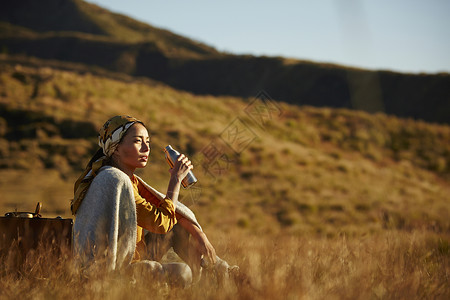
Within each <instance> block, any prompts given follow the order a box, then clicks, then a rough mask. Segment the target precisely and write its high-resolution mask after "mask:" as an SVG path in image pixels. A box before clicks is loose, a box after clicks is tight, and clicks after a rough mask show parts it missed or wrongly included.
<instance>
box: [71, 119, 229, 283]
mask: <svg viewBox="0 0 450 300" xmlns="http://www.w3.org/2000/svg"><path fill="white" fill-rule="evenodd" d="M99 145H100V146H101V148H100V149H99V150H98V151H97V153H96V154H95V155H94V157H93V158H92V159H91V161H90V162H89V164H88V166H87V168H86V170H85V171H84V172H83V174H82V175H81V176H80V178H79V179H78V180H77V182H76V183H75V197H74V199H73V201H72V205H71V209H72V213H73V214H74V215H76V219H75V224H74V251H75V254H76V256H77V258H79V259H80V261H81V263H82V265H83V266H85V267H90V268H91V267H92V266H93V265H96V264H97V266H99V265H101V266H102V267H106V269H107V270H109V271H112V270H124V269H143V268H144V269H146V268H148V269H149V270H151V271H152V272H153V274H156V273H158V274H163V273H164V266H163V265H161V264H159V263H157V262H155V261H159V260H160V259H161V258H162V256H163V255H164V254H165V253H166V252H167V250H168V249H169V248H170V247H173V249H174V251H175V252H176V253H177V254H178V256H179V257H180V258H181V259H183V260H184V261H185V262H186V263H187V264H188V265H189V267H190V270H189V268H187V267H186V268H185V269H184V270H182V269H183V268H182V267H181V269H180V267H179V268H178V269H179V270H181V271H182V272H181V273H182V274H184V275H183V276H185V278H184V280H185V281H186V282H189V281H191V278H189V277H191V276H193V277H194V280H196V279H198V278H199V275H200V272H201V263H202V262H205V261H206V262H209V263H210V265H211V264H212V265H214V266H215V267H217V268H218V269H220V270H222V272H225V273H226V272H228V264H227V263H226V262H225V261H223V260H221V259H220V258H218V257H217V256H216V253H215V250H214V247H213V246H212V245H211V243H210V242H209V240H208V238H207V237H206V235H205V233H204V232H203V231H202V228H201V226H200V225H199V224H198V222H197V220H196V218H195V215H194V214H193V213H192V211H191V210H190V209H189V208H187V207H186V206H184V205H183V204H182V203H181V202H178V194H179V191H180V184H181V181H182V180H183V178H184V177H185V176H186V175H187V174H188V172H189V171H190V170H191V169H192V168H193V166H192V163H191V161H190V160H189V159H188V158H187V157H186V156H185V155H183V154H181V155H180V156H179V157H178V160H177V161H176V163H175V165H174V167H173V168H172V169H171V170H170V180H169V184H168V188H167V193H166V195H164V194H161V193H159V192H158V191H156V190H155V189H153V188H152V187H151V186H149V185H148V184H146V183H145V182H144V181H143V180H142V179H141V178H139V177H138V176H136V175H135V174H134V172H135V170H136V169H137V168H144V167H145V166H146V165H147V161H148V157H149V154H150V137H149V133H148V131H147V129H146V127H145V126H144V124H143V123H142V122H141V121H139V120H137V119H135V118H132V117H129V116H116V117H113V118H111V119H110V120H108V121H107V122H106V123H105V125H104V126H103V128H102V129H101V130H100V133H99ZM99 262H102V264H99ZM104 264H106V265H104ZM130 266H131V268H130ZM184 266H185V265H184ZM186 269H187V270H189V272H187V273H189V274H187V273H186ZM191 271H192V275H191ZM224 275H226V274H224Z"/></svg>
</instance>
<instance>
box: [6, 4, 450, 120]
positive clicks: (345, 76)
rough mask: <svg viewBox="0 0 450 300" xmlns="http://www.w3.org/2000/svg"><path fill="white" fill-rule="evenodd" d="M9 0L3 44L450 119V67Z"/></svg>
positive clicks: (218, 84)
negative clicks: (277, 44)
mask: <svg viewBox="0 0 450 300" xmlns="http://www.w3.org/2000/svg"><path fill="white" fill-rule="evenodd" d="M37 3H38V2H35V1H28V0H21V1H15V2H9V3H7V4H5V5H4V7H3V8H2V10H1V11H0V49H1V51H2V52H3V53H6V54H9V55H17V54H21V55H26V56H30V57H37V58H42V59H52V60H58V61H63V62H71V63H81V64H84V65H88V66H95V67H99V68H103V69H105V70H108V71H113V72H117V73H123V74H126V75H130V76H133V77H136V76H137V77H147V78H151V79H154V80H157V81H160V82H164V83H165V84H167V85H170V86H172V87H174V88H177V89H182V90H185V91H189V92H192V93H195V94H200V95H216V96H219V95H229V96H235V97H253V96H254V95H255V94H256V93H258V91H260V90H262V89H263V90H266V91H268V92H269V93H270V95H271V96H272V97H273V98H274V99H276V100H277V101H282V102H286V103H291V104H295V105H309V106H315V107H335V108H348V109H356V110H364V111H367V112H370V113H376V112H383V113H386V114H388V115H396V116H399V117H403V118H413V119H417V120H425V121H427V122H435V123H442V124H449V122H450V118H449V116H450V101H449V100H450V74H446V73H445V74H401V73H395V72H389V71H368V70H359V69H352V68H347V67H345V66H337V65H327V64H317V63H313V62H305V61H300V60H288V59H285V58H281V57H254V56H238V55H231V54H225V53H220V52H218V51H216V50H215V49H214V48H212V47H209V46H207V45H204V44H201V43H198V42H196V41H193V40H190V39H187V38H184V37H182V36H179V35H176V34H173V33H171V32H169V31H166V30H161V29H158V28H156V27H153V26H151V25H148V24H144V23H142V22H138V21H135V20H133V19H131V18H129V17H126V16H123V15H120V14H115V13H111V12H109V11H107V10H105V9H103V8H100V7H98V6H96V5H92V4H89V3H86V2H83V1H81V0H68V1H55V0H45V1H39V4H37Z"/></svg>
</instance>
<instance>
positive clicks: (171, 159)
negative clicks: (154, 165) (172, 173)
mask: <svg viewBox="0 0 450 300" xmlns="http://www.w3.org/2000/svg"><path fill="white" fill-rule="evenodd" d="M164 153H165V157H166V161H167V163H168V164H169V166H170V167H171V168H173V166H174V165H175V162H176V161H177V159H178V156H180V153H179V152H178V151H177V150H175V149H173V148H172V146H170V145H168V146H166V148H164ZM196 182H197V178H196V177H195V176H194V173H193V172H192V171H189V173H188V174H187V175H186V177H184V178H183V180H182V181H181V185H182V186H183V187H184V188H185V189H186V188H188V187H190V186H191V185H193V184H195V183H196Z"/></svg>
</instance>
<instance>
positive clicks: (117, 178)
mask: <svg viewBox="0 0 450 300" xmlns="http://www.w3.org/2000/svg"><path fill="white" fill-rule="evenodd" d="M94 181H97V182H99V181H101V182H103V183H108V182H110V183H114V184H117V183H118V182H130V183H131V180H130V178H129V177H128V175H127V174H125V173H124V172H123V171H121V170H120V169H118V168H115V167H111V166H104V167H101V168H100V170H99V173H98V174H97V176H95V178H94Z"/></svg>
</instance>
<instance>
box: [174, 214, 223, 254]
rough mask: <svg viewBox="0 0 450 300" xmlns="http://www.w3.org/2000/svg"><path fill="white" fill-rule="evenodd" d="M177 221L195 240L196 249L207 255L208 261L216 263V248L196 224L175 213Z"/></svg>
mask: <svg viewBox="0 0 450 300" xmlns="http://www.w3.org/2000/svg"><path fill="white" fill-rule="evenodd" d="M177 222H178V224H180V225H181V226H182V227H183V228H184V229H186V230H187V231H188V232H189V233H190V234H191V235H192V236H193V237H194V239H195V240H196V241H197V243H196V245H197V250H198V251H199V252H200V253H201V254H203V255H204V256H206V257H208V259H209V261H210V262H212V263H216V250H215V249H214V247H213V245H212V244H211V243H210V242H209V240H208V237H207V236H206V234H205V233H204V232H203V231H202V230H201V229H200V228H198V227H197V226H195V225H194V224H193V223H192V222H191V221H189V220H188V219H186V218H184V217H183V216H180V215H179V214H177Z"/></svg>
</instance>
